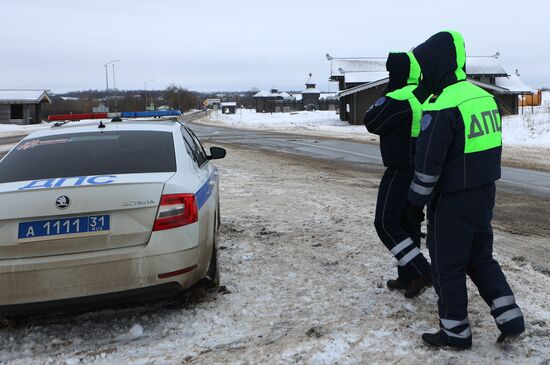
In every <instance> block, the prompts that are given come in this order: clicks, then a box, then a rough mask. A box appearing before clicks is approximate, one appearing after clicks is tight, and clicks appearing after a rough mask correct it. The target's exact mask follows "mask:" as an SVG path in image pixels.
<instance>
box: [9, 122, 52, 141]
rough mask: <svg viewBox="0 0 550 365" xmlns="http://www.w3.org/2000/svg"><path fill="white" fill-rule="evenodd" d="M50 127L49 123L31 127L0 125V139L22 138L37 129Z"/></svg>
mask: <svg viewBox="0 0 550 365" xmlns="http://www.w3.org/2000/svg"><path fill="white" fill-rule="evenodd" d="M48 127H51V124H49V123H42V124H32V125H17V124H0V138H1V137H11V136H24V135H27V134H29V133H31V132H34V131H37V130H39V129H43V128H48Z"/></svg>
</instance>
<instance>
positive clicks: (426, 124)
mask: <svg viewBox="0 0 550 365" xmlns="http://www.w3.org/2000/svg"><path fill="white" fill-rule="evenodd" d="M431 122H432V116H431V115H430V114H424V116H423V117H422V120H421V121H420V129H421V130H422V131H425V130H426V129H427V128H428V127H429V126H430V123H431Z"/></svg>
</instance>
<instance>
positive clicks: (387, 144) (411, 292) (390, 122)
mask: <svg viewBox="0 0 550 365" xmlns="http://www.w3.org/2000/svg"><path fill="white" fill-rule="evenodd" d="M386 69H387V70H388V72H389V75H390V78H389V83H388V88H387V90H386V91H387V92H386V93H385V95H384V96H383V97H381V98H380V99H378V100H377V101H376V102H375V103H374V105H373V106H371V108H370V109H369V110H368V111H367V113H366V114H365V120H364V123H365V126H366V127H367V130H368V131H369V132H370V133H374V134H377V135H379V136H380V152H381V155H382V161H383V162H384V166H386V171H385V172H384V175H383V176H382V181H380V187H379V189H378V199H377V202H376V215H375V219H374V226H375V228H376V232H377V233H378V236H379V237H380V240H381V241H382V242H383V243H384V245H385V246H386V247H387V248H388V250H390V252H391V253H392V255H394V257H395V258H396V259H397V265H398V266H397V274H398V277H397V278H396V279H391V280H388V282H387V286H388V288H390V289H392V290H393V289H398V290H402V291H404V292H405V297H407V298H412V297H415V296H417V295H419V294H420V293H421V292H422V291H423V289H424V288H425V287H426V286H427V285H429V284H430V282H431V272H430V265H429V263H428V261H427V260H426V258H425V257H424V256H423V255H422V252H420V222H418V221H415V220H414V219H411V218H410V217H409V216H408V215H407V204H408V202H407V191H408V189H409V185H410V183H411V180H412V178H413V175H414V153H415V146H416V138H417V137H418V133H419V132H420V118H421V117H422V110H421V105H420V102H419V101H418V100H417V98H416V97H415V96H414V95H413V90H415V89H416V87H417V86H418V80H419V78H420V66H419V65H418V62H416V59H415V58H414V56H413V54H412V53H405V52H392V53H390V54H389V56H388V61H387V62H386Z"/></svg>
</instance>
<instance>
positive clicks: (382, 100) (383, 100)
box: [374, 96, 386, 106]
mask: <svg viewBox="0 0 550 365" xmlns="http://www.w3.org/2000/svg"><path fill="white" fill-rule="evenodd" d="M385 102H386V97H384V96H382V97H381V98H378V100H376V101H375V102H374V106H380V105H382V104H384V103H385Z"/></svg>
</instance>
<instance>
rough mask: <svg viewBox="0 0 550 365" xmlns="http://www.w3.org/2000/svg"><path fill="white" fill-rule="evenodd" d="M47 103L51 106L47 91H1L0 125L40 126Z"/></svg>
mask: <svg viewBox="0 0 550 365" xmlns="http://www.w3.org/2000/svg"><path fill="white" fill-rule="evenodd" d="M45 103H48V104H51V100H50V97H49V96H48V93H47V91H46V90H0V123H4V124H7V123H9V124H40V123H42V104H45Z"/></svg>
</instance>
